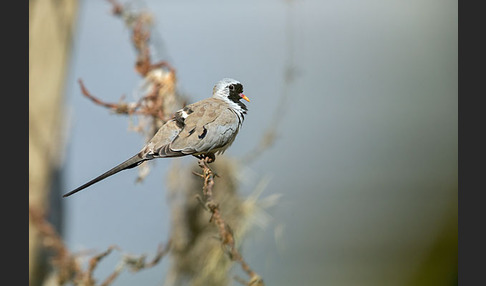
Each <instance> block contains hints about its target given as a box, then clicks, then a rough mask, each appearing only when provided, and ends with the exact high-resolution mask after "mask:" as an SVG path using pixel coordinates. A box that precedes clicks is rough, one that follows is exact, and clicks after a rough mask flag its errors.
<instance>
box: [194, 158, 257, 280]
mask: <svg viewBox="0 0 486 286" xmlns="http://www.w3.org/2000/svg"><path fill="white" fill-rule="evenodd" d="M210 161H211V159H210V158H209V157H206V158H202V159H199V161H198V165H199V167H200V168H201V169H202V171H203V174H202V175H201V174H196V175H198V176H201V177H202V178H203V180H204V184H203V196H204V198H203V199H204V201H205V205H206V207H207V209H208V210H209V212H210V213H211V218H210V220H209V221H210V222H214V224H215V225H216V226H217V228H218V231H219V238H220V240H221V243H222V245H223V247H224V248H225V249H226V250H227V254H228V256H229V258H230V259H231V260H232V261H236V262H238V263H239V264H240V265H241V268H242V270H243V271H244V272H245V273H246V274H247V275H248V276H249V277H250V280H249V281H248V282H246V285H252V286H253V285H259V286H260V285H261V286H263V285H264V284H263V279H262V278H261V277H260V276H259V275H258V274H257V273H256V272H254V271H253V270H252V269H251V268H250V266H249V265H248V263H246V261H245V260H244V259H243V256H242V255H241V254H240V252H239V251H238V249H237V248H236V247H235V238H234V235H233V232H232V231H231V227H230V226H229V225H227V224H226V222H225V221H224V219H223V217H222V215H221V212H220V209H219V204H218V203H216V202H215V201H214V199H213V187H214V177H215V174H214V172H213V171H212V170H211V168H210V167H209V162H210Z"/></svg>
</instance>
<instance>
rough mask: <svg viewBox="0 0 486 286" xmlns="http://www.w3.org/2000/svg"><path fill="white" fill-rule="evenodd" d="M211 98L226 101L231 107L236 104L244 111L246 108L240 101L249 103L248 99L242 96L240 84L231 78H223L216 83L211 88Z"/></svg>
mask: <svg viewBox="0 0 486 286" xmlns="http://www.w3.org/2000/svg"><path fill="white" fill-rule="evenodd" d="M213 97H215V98H219V99H222V100H224V101H227V102H228V103H230V104H231V105H233V104H237V105H238V106H239V107H240V108H242V109H244V110H246V106H245V104H243V103H242V102H241V101H240V100H241V99H244V100H246V101H248V102H250V99H249V98H248V97H246V95H244V94H243V85H242V84H241V82H239V81H237V80H235V79H231V78H224V79H222V80H220V81H219V82H218V83H216V85H215V86H214V88H213Z"/></svg>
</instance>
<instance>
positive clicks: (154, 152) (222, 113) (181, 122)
mask: <svg viewBox="0 0 486 286" xmlns="http://www.w3.org/2000/svg"><path fill="white" fill-rule="evenodd" d="M241 99H245V100H246V101H249V99H248V98H247V97H246V96H245V95H244V94H243V86H242V84H241V83H240V82H239V81H237V80H234V79H229V78H225V79H223V80H221V81H219V82H218V83H217V84H216V85H215V86H214V88H213V96H212V97H210V98H207V99H204V100H201V101H198V102H196V103H193V104H190V105H187V106H185V107H184V108H182V109H180V110H178V111H177V112H176V113H175V115H174V118H173V119H171V120H169V121H167V122H166V123H165V124H164V125H163V126H162V127H161V128H160V129H159V130H158V131H157V133H156V134H155V135H154V137H153V138H152V139H151V140H150V141H149V142H148V143H147V144H146V145H145V146H144V147H143V148H142V150H141V151H140V152H139V153H137V154H136V155H134V156H133V157H131V158H130V159H128V160H126V161H124V162H123V163H121V164H119V165H117V166H115V167H114V168H112V169H110V170H109V171H107V172H105V173H103V174H101V175H100V176H98V177H96V178H94V179H93V180H91V181H89V182H87V183H85V184H83V185H81V186H80V187H78V188H76V189H74V190H72V191H71V192H69V193H67V194H65V195H63V197H67V196H70V195H72V194H74V193H77V192H79V191H81V190H83V189H85V188H87V187H89V186H91V185H93V184H95V183H97V182H99V181H101V180H103V179H106V178H107V177H109V176H112V175H114V174H116V173H118V172H120V171H123V170H126V169H130V168H134V167H136V166H138V165H140V164H141V163H143V162H145V161H147V160H152V159H155V158H170V157H180V156H186V155H193V156H196V157H198V158H200V157H206V156H208V157H211V158H212V159H213V160H214V158H215V154H222V153H223V152H224V151H225V150H226V149H227V148H228V147H229V146H231V144H232V143H233V141H234V140H235V137H236V135H237V134H238V131H239V129H240V127H241V124H242V123H243V120H244V115H245V114H246V112H247V108H246V106H245V104H243V103H242V102H240V100H241Z"/></svg>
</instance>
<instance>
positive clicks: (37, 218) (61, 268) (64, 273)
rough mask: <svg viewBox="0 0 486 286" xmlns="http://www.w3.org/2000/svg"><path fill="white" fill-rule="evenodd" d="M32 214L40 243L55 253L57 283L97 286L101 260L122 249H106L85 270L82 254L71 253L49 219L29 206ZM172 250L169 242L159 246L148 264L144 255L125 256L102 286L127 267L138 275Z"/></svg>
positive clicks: (114, 247) (53, 257)
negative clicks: (96, 278) (95, 276)
mask: <svg viewBox="0 0 486 286" xmlns="http://www.w3.org/2000/svg"><path fill="white" fill-rule="evenodd" d="M29 215H30V218H31V221H32V223H33V224H35V226H36V228H37V229H38V230H39V232H40V235H41V237H42V240H41V243H42V244H43V246H44V247H45V248H46V249H49V250H51V251H52V265H53V266H54V268H55V269H56V270H57V282H58V284H59V285H65V284H66V283H68V282H72V283H74V284H75V285H86V286H94V285H97V284H96V280H95V279H94V277H93V272H94V270H95V269H96V267H97V266H98V264H99V263H100V261H101V260H102V259H103V258H105V257H106V256H108V255H109V254H110V253H111V252H112V251H113V250H114V249H116V250H120V249H119V247H117V246H114V245H113V246H110V247H109V248H108V249H107V250H105V251H103V252H101V253H99V254H97V255H95V256H93V257H92V258H91V259H89V263H88V269H86V270H83V268H82V267H81V265H80V262H79V256H80V254H73V253H71V252H70V251H69V250H68V248H67V247H66V245H65V244H64V242H63V240H62V238H61V237H60V235H59V234H58V233H57V232H56V230H55V229H54V227H53V226H52V225H51V224H50V223H49V222H48V221H47V220H46V218H45V216H44V215H43V214H42V213H41V212H40V211H39V210H37V209H36V208H33V207H29ZM169 249H170V241H169V243H167V244H166V245H165V247H162V246H159V248H158V250H157V253H156V255H155V257H154V259H153V260H152V261H150V262H148V263H146V262H145V259H146V256H145V255H141V256H139V257H135V256H128V255H125V256H124V259H123V260H122V262H121V263H120V265H119V266H118V267H117V269H115V271H114V272H113V273H112V274H110V275H109V276H108V278H106V279H105V280H104V281H103V282H102V283H101V284H99V285H101V286H108V285H110V284H112V283H113V281H115V279H116V278H117V277H118V275H119V274H120V273H121V272H122V270H123V269H125V268H126V267H128V268H129V269H130V270H131V271H133V272H137V271H140V270H142V269H148V268H151V267H153V266H155V265H157V264H158V263H159V261H160V260H161V259H162V257H164V256H165V255H166V254H167V253H168V252H169Z"/></svg>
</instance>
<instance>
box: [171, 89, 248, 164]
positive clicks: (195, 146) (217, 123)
mask: <svg viewBox="0 0 486 286" xmlns="http://www.w3.org/2000/svg"><path fill="white" fill-rule="evenodd" d="M183 111H184V110H183ZM181 115H182V116H181V117H185V118H184V119H183V124H184V126H183V128H182V130H181V132H180V133H179V135H178V136H177V137H176V138H175V139H174V140H173V141H172V143H171V144H170V146H169V149H170V150H171V151H172V152H181V153H183V154H187V155H188V154H198V153H207V152H211V151H212V150H214V149H220V148H224V147H226V145H227V144H228V143H231V142H232V141H233V140H234V137H235V136H236V133H237V131H238V126H239V124H238V122H239V121H238V116H237V115H236V114H235V113H234V112H233V111H231V109H230V108H229V106H228V104H227V103H226V102H224V101H222V100H220V99H216V98H208V99H205V100H202V101H200V102H197V103H194V104H192V105H188V106H187V107H186V110H185V111H184V112H182V114H181ZM176 117H177V116H176Z"/></svg>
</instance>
